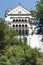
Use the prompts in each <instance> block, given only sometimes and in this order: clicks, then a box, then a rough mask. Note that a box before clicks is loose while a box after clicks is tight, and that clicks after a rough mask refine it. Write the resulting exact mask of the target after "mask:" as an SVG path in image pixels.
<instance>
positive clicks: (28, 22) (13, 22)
mask: <svg viewBox="0 0 43 65" xmlns="http://www.w3.org/2000/svg"><path fill="white" fill-rule="evenodd" d="M5 21H6V23H7V25H8V26H9V27H10V28H11V29H13V30H16V31H17V33H18V36H21V37H23V36H25V37H26V38H27V43H28V44H30V43H31V40H32V41H33V42H32V43H34V44H32V45H33V46H34V47H35V46H37V45H38V44H39V43H38V42H37V41H38V40H37V41H36V37H35V38H34V39H32V38H33V36H31V34H32V33H33V32H34V27H35V26H34V17H33V16H32V15H31V13H30V11H29V10H27V9H25V8H24V7H23V6H22V5H18V6H17V7H15V8H14V9H11V10H6V12H5ZM35 44H36V45H35ZM37 47H38V46H37Z"/></svg>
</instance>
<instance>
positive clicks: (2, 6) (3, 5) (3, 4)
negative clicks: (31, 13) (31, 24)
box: [0, 0, 37, 18]
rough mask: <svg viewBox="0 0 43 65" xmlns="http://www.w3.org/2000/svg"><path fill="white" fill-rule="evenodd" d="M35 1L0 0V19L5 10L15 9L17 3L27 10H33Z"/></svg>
mask: <svg viewBox="0 0 43 65" xmlns="http://www.w3.org/2000/svg"><path fill="white" fill-rule="evenodd" d="M36 1H37V0H0V18H4V16H5V10H7V9H11V8H15V7H16V6H17V5H18V4H19V2H20V3H21V4H22V6H23V7H25V8H26V9H28V10H31V9H34V10H35V4H36Z"/></svg>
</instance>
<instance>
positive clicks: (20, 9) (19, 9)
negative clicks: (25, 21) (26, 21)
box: [8, 5, 31, 14]
mask: <svg viewBox="0 0 43 65" xmlns="http://www.w3.org/2000/svg"><path fill="white" fill-rule="evenodd" d="M8 14H31V13H30V12H29V11H28V10H26V9H25V8H24V7H22V6H21V5H19V6H17V7H16V8H14V9H12V10H11V11H9V12H8Z"/></svg>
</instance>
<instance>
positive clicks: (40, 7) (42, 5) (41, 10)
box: [36, 0, 43, 35]
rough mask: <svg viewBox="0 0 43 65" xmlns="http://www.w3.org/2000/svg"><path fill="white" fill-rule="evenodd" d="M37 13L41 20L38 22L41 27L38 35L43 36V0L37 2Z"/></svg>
mask: <svg viewBox="0 0 43 65" xmlns="http://www.w3.org/2000/svg"><path fill="white" fill-rule="evenodd" d="M36 13H37V15H36V17H37V19H38V20H39V21H37V23H38V27H39V30H38V33H39V34H42V35H43V0H40V1H38V2H37V5H36Z"/></svg>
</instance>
